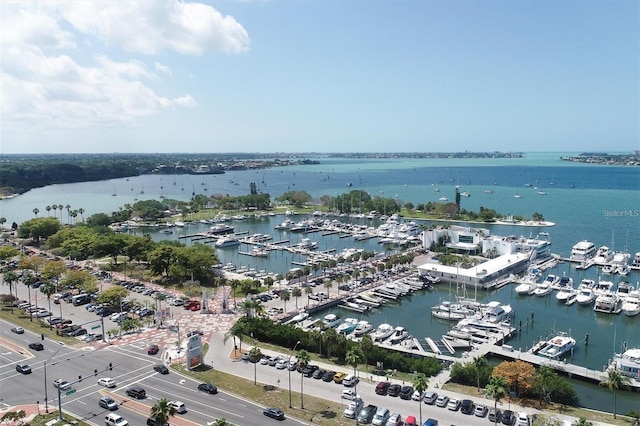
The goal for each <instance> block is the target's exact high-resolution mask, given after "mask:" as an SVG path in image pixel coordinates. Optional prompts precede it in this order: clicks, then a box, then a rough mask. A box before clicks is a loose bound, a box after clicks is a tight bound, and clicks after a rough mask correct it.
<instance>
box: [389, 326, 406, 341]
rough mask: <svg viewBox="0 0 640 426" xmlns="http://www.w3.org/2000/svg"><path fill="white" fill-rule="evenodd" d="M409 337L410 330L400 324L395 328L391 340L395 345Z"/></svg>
mask: <svg viewBox="0 0 640 426" xmlns="http://www.w3.org/2000/svg"><path fill="white" fill-rule="evenodd" d="M407 337H409V332H408V331H407V330H406V329H405V328H404V327H400V326H398V327H396V328H395V329H394V330H393V334H392V335H391V337H390V338H389V342H390V343H391V344H392V345H393V344H396V343H400V342H402V341H403V340H404V339H406V338H407Z"/></svg>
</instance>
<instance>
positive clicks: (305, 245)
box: [294, 238, 318, 250]
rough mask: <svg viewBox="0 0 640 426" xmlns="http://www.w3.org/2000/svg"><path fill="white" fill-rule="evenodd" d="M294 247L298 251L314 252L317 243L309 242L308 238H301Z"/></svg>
mask: <svg viewBox="0 0 640 426" xmlns="http://www.w3.org/2000/svg"><path fill="white" fill-rule="evenodd" d="M294 247H295V248H297V249H299V250H314V249H316V248H318V243H317V242H315V241H311V240H310V239H309V238H303V239H301V240H300V242H299V243H298V244H296V245H295V246H294Z"/></svg>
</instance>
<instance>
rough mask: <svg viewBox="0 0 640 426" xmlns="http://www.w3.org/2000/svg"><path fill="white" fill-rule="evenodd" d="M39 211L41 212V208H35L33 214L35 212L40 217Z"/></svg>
mask: <svg viewBox="0 0 640 426" xmlns="http://www.w3.org/2000/svg"><path fill="white" fill-rule="evenodd" d="M38 213H40V209H38V208H35V209H33V214H35V215H36V217H38Z"/></svg>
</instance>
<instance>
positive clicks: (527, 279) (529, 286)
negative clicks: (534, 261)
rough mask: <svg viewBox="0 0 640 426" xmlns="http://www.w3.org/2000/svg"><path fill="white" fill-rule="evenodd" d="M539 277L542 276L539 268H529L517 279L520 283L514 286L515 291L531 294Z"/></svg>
mask: <svg viewBox="0 0 640 426" xmlns="http://www.w3.org/2000/svg"><path fill="white" fill-rule="evenodd" d="M540 278H542V273H541V272H540V270H539V269H537V268H533V269H531V270H529V272H528V273H527V275H525V276H524V277H522V278H521V279H520V280H519V281H518V282H519V283H520V284H519V285H518V286H517V287H516V288H515V292H516V293H517V294H532V293H533V290H535V289H536V284H537V283H538V282H539V281H540Z"/></svg>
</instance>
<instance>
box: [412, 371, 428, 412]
mask: <svg viewBox="0 0 640 426" xmlns="http://www.w3.org/2000/svg"><path fill="white" fill-rule="evenodd" d="M428 387H429V378H428V377H427V376H426V375H425V374H424V373H418V374H417V375H416V377H415V378H414V379H413V388H414V389H415V390H416V391H418V392H419V393H420V399H418V406H419V407H420V424H422V393H423V392H424V391H426V390H427V388H428Z"/></svg>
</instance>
